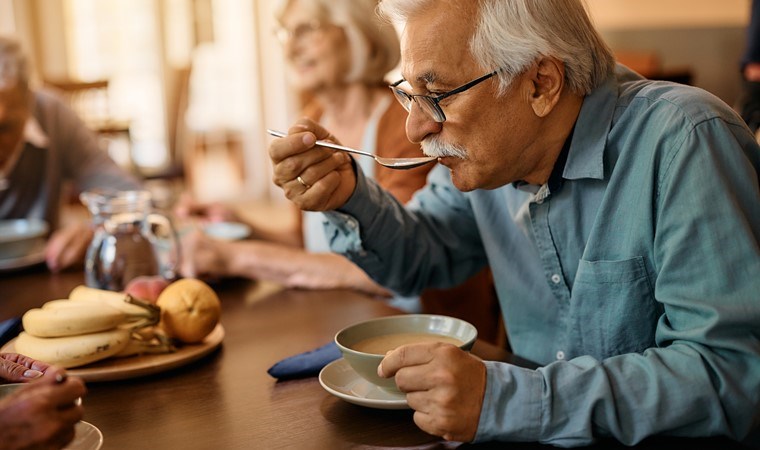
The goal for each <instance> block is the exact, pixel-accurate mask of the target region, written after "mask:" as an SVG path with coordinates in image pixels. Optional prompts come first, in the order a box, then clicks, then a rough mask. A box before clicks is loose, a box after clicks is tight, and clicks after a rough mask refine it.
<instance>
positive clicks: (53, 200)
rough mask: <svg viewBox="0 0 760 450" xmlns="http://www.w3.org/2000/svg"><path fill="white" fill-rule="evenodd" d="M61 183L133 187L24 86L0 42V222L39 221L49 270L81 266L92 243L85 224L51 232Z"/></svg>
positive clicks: (21, 65) (74, 124)
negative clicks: (45, 229)
mask: <svg viewBox="0 0 760 450" xmlns="http://www.w3.org/2000/svg"><path fill="white" fill-rule="evenodd" d="M66 180H71V181H73V182H74V183H75V184H76V187H77V188H78V189H81V190H85V189H90V188H96V187H102V188H114V189H137V188H138V187H139V183H138V182H137V180H135V179H134V178H133V177H131V176H130V175H129V174H127V173H126V172H124V171H123V170H121V169H120V168H119V166H117V165H116V163H115V162H114V161H113V160H111V159H110V158H109V156H108V154H107V153H106V152H104V151H103V150H102V149H101V148H100V147H99V145H98V140H97V137H96V136H95V135H94V134H93V133H92V132H91V131H90V130H88V129H87V128H86V126H85V125H84V123H82V121H81V120H79V118H77V117H76V115H75V114H74V112H72V111H71V110H70V109H69V108H67V107H66V106H65V105H64V104H63V103H62V102H61V101H60V100H59V99H58V98H56V97H55V96H53V95H51V94H50V93H48V92H35V91H33V90H32V89H31V88H30V87H29V69H28V64H27V62H26V58H25V56H24V54H23V53H22V51H21V48H20V46H19V44H18V42H16V41H15V40H13V39H11V38H6V37H0V219H15V218H36V219H44V220H46V221H47V222H48V223H49V225H50V227H51V230H53V234H52V235H51V237H50V240H49V241H48V245H47V248H46V254H45V257H46V261H47V264H48V267H49V268H50V269H51V270H53V271H58V270H61V269H64V268H66V267H68V266H70V265H72V264H74V263H77V262H81V261H82V260H83V256H84V253H85V250H86V248H87V245H88V244H89V242H90V239H91V238H92V233H91V231H90V230H89V225H88V224H87V223H83V222H82V223H71V224H67V225H66V226H65V227H61V226H59V224H60V217H59V214H60V197H61V191H62V183H63V182H64V181H66Z"/></svg>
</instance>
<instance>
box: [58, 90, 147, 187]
mask: <svg viewBox="0 0 760 450" xmlns="http://www.w3.org/2000/svg"><path fill="white" fill-rule="evenodd" d="M44 85H45V86H46V87H48V88H51V89H52V90H54V91H56V92H57V93H58V94H59V95H60V96H61V97H62V98H63V99H64V100H65V101H66V102H67V103H68V105H69V106H70V107H71V109H73V110H74V112H76V113H77V115H78V116H79V117H80V118H81V119H82V121H84V123H85V124H87V126H88V127H89V128H90V129H92V130H93V131H94V132H95V133H97V134H98V136H99V137H100V138H102V140H103V141H104V142H103V145H104V147H106V148H108V149H109V153H110V154H111V157H112V158H114V160H116V161H117V162H118V163H120V164H121V165H122V166H125V168H126V169H128V170H132V171H134V172H138V171H137V167H136V165H135V164H134V160H133V157H132V140H131V137H130V130H129V122H128V121H125V120H120V119H118V118H115V117H114V116H113V113H112V110H111V101H110V98H109V91H108V80H97V81H89V82H80V81H71V80H47V81H45V82H44Z"/></svg>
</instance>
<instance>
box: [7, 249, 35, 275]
mask: <svg viewBox="0 0 760 450" xmlns="http://www.w3.org/2000/svg"><path fill="white" fill-rule="evenodd" d="M42 262H45V249H44V248H43V249H42V250H40V251H38V252H34V253H32V254H30V255H26V256H20V257H18V258H6V259H0V271H2V270H13V269H23V268H24V267H31V266H34V265H37V264H40V263H42Z"/></svg>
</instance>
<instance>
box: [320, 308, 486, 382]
mask: <svg viewBox="0 0 760 450" xmlns="http://www.w3.org/2000/svg"><path fill="white" fill-rule="evenodd" d="M399 336H403V337H401V338H398V337H399ZM477 337H478V330H477V329H476V328H475V327H474V326H473V325H472V324H470V323H469V322H466V321H464V320H461V319H457V318H455V317H449V316H442V315H436V314H404V315H398V316H388V317H380V318H376V319H370V320H366V321H364V322H359V323H357V324H354V325H351V326H348V327H346V328H344V329H342V330H341V331H339V332H338V333H337V334H336V335H335V343H336V344H337V346H338V348H339V349H340V351H341V353H342V354H343V358H344V359H345V360H346V362H348V364H349V365H350V366H351V367H352V368H353V369H354V371H356V373H357V374H359V375H360V376H361V377H362V378H364V379H365V380H367V381H369V382H370V383H372V384H374V385H377V386H378V387H380V388H382V389H385V390H388V391H390V392H398V387H397V386H396V381H395V379H394V378H380V377H379V376H378V375H377V366H378V365H379V364H380V361H382V360H383V358H384V357H385V352H386V351H389V350H390V349H391V348H390V347H388V348H385V347H383V346H384V345H385V344H384V343H381V344H380V347H383V348H382V349H380V347H378V349H373V350H369V347H366V345H367V344H369V343H371V344H372V345H374V344H377V343H378V339H382V340H385V341H388V340H389V339H390V340H391V341H395V343H398V342H401V341H408V342H406V343H415V342H414V340H415V339H424V340H426V341H441V342H446V341H450V343H452V344H454V345H457V346H458V347H459V348H461V349H462V350H467V351H469V350H470V349H472V346H473V344H475V339H477ZM372 341H374V342H372ZM417 342H419V341H417ZM395 343H394V344H393V345H395ZM393 345H391V346H393ZM365 350H366V351H365Z"/></svg>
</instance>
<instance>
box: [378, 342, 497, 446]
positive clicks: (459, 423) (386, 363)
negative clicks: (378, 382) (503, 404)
mask: <svg viewBox="0 0 760 450" xmlns="http://www.w3.org/2000/svg"><path fill="white" fill-rule="evenodd" d="M377 373H378V375H380V376H381V377H385V378H390V377H392V376H394V375H395V377H396V385H397V386H398V388H399V389H400V390H401V391H402V392H405V393H406V401H407V403H408V404H409V407H410V408H412V409H414V411H415V413H414V423H416V424H417V426H418V427H420V428H421V429H422V430H423V431H425V432H427V433H430V434H432V435H435V436H441V437H442V438H444V439H446V440H449V441H459V442H469V441H472V440H473V439H474V438H475V432H476V431H477V429H478V421H479V420H480V409H481V407H482V406H483V395H484V394H485V390H486V367H485V365H484V364H483V361H481V360H480V359H478V358H477V357H475V356H473V355H471V354H469V353H467V352H465V351H464V350H461V349H460V348H458V347H456V346H454V345H451V344H443V343H435V344H414V345H405V346H401V347H399V348H397V349H395V350H394V351H392V352H390V353H388V354H387V355H386V356H385V358H383V360H382V362H381V363H380V366H379V367H378V370H377Z"/></svg>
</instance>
